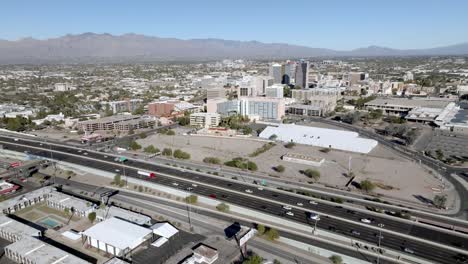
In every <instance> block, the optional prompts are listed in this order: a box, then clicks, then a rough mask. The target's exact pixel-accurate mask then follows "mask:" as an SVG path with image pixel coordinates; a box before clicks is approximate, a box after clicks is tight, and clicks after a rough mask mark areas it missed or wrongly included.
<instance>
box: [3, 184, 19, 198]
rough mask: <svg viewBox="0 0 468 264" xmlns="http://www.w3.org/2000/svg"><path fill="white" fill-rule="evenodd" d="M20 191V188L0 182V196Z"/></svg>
mask: <svg viewBox="0 0 468 264" xmlns="http://www.w3.org/2000/svg"><path fill="white" fill-rule="evenodd" d="M18 189H19V186H18V185H16V184H13V183H9V182H6V181H0V195H1V194H7V193H11V192H15V191H16V190H18Z"/></svg>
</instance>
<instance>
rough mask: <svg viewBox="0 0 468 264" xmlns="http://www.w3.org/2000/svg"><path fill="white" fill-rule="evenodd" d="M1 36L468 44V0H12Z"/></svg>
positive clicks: (347, 45) (5, 7)
mask: <svg viewBox="0 0 468 264" xmlns="http://www.w3.org/2000/svg"><path fill="white" fill-rule="evenodd" d="M0 9H1V11H2V12H1V15H0V39H9V40H15V39H19V38H23V37H34V38H40V39H44V38H50V37H57V36H62V35H65V34H69V33H71V34H79V33H84V32H96V33H111V34H117V35H120V34H124V33H139V34H145V35H152V36H159V37H176V38H182V39H190V38H223V39H232V40H258V41H262V42H285V43H290V44H299V45H306V46H310V47H323V48H333V49H353V48H357V47H364V46H369V45H379V46H387V47H392V48H427V47H435V46H443V45H449V44H456V43H461V42H468V0H279V1H277V0H164V1H160V0H153V1H150V0H147V1H143V0H141V1H138V0H134V1H131V0H127V1H120V0H77V1H73V0H70V1H68V0H50V1H49V0H30V1H25V0H11V1H2V4H1V8H0Z"/></svg>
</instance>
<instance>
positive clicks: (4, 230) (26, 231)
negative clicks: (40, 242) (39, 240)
mask: <svg viewBox="0 0 468 264" xmlns="http://www.w3.org/2000/svg"><path fill="white" fill-rule="evenodd" d="M41 236H42V231H41V230H38V229H36V228H33V227H31V226H29V225H26V224H23V223H21V222H18V221H16V220H14V219H12V218H10V217H8V216H6V215H3V214H0V237H1V238H3V239H5V240H8V241H10V242H16V241H18V240H21V239H23V238H25V237H41Z"/></svg>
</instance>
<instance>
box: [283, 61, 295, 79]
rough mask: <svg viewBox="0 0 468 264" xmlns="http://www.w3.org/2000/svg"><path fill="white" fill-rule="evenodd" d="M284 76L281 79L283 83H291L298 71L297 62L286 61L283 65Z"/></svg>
mask: <svg viewBox="0 0 468 264" xmlns="http://www.w3.org/2000/svg"><path fill="white" fill-rule="evenodd" d="M283 68H284V71H283V77H282V79H281V83H282V84H290V83H291V82H292V81H293V80H294V75H295V71H296V64H295V63H294V62H292V61H288V62H286V64H285V65H284V66H283Z"/></svg>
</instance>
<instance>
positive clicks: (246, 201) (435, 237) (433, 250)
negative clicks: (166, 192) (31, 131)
mask: <svg viewBox="0 0 468 264" xmlns="http://www.w3.org/2000/svg"><path fill="white" fill-rule="evenodd" d="M6 140H8V142H10V144H8V143H7V142H3V143H1V144H3V146H4V147H6V148H7V149H10V150H15V151H20V152H24V151H26V150H28V151H30V153H31V154H34V155H38V156H43V157H50V153H49V148H51V149H53V150H56V151H62V152H68V153H74V154H75V155H81V156H82V157H76V156H71V155H68V154H66V153H56V152H54V154H53V158H54V159H57V160H62V161H66V162H70V163H76V164H80V165H84V166H88V167H92V168H97V169H101V170H105V171H109V172H113V173H115V172H116V170H117V169H118V170H120V171H121V170H122V166H121V165H120V164H119V163H114V160H113V159H114V157H113V156H109V157H108V158H107V159H106V158H104V155H105V154H101V153H93V152H87V153H88V155H86V156H85V155H84V152H86V150H83V151H82V152H81V153H80V152H78V151H77V149H73V148H68V147H61V146H55V145H48V146H46V144H45V143H42V142H31V141H27V142H26V141H23V140H19V141H18V142H15V141H13V139H10V138H3V139H2V141H6ZM11 143H14V144H27V145H24V146H16V145H11ZM40 144H42V146H41V145H40ZM29 146H36V147H39V148H43V150H40V151H38V150H35V149H31V148H30V147H29ZM86 157H89V158H96V159H100V160H107V161H108V162H111V163H114V164H108V163H104V162H100V161H97V160H89V159H86ZM126 165H128V166H135V167H138V168H143V169H145V170H150V171H156V172H162V173H166V174H171V175H177V176H178V177H181V178H185V179H190V180H193V181H197V182H200V183H202V182H204V183H208V184H212V185H216V186H220V187H224V188H226V189H229V190H237V191H240V192H244V190H245V189H247V188H250V189H251V190H253V191H254V193H253V195H258V196H260V197H266V198H269V199H274V200H277V201H280V202H282V203H285V204H286V203H287V204H291V205H295V204H296V203H297V202H302V203H303V204H304V207H305V209H309V210H314V211H317V212H322V213H326V214H331V215H337V216H341V217H344V218H347V219H350V220H355V221H359V219H360V218H364V217H366V218H367V217H369V215H366V214H362V213H358V212H355V213H348V212H347V210H346V209H344V208H338V207H334V206H330V205H325V204H321V203H320V202H319V204H318V205H310V204H309V203H308V200H307V199H302V198H298V197H295V196H292V195H287V194H283V193H278V192H274V191H269V190H266V189H265V190H263V191H259V190H257V189H256V188H253V187H250V186H246V185H243V184H242V183H236V182H231V181H227V180H224V179H222V178H219V179H213V178H211V177H206V176H202V175H199V174H196V173H193V172H187V171H185V172H182V171H180V170H178V169H176V168H166V167H163V166H157V165H154V164H147V163H144V162H138V161H132V160H129V161H128V162H126ZM126 173H127V175H128V176H130V177H139V176H138V175H137V173H136V170H135V169H130V168H127V169H126ZM152 181H154V182H155V183H158V184H162V185H167V186H171V187H173V188H179V189H182V190H185V189H186V188H187V187H189V186H191V183H190V182H185V181H183V180H175V179H171V178H168V177H165V176H162V175H158V177H157V178H155V179H152ZM174 182H177V183H178V186H174V185H172V184H173V183H174ZM226 189H223V190H220V189H217V188H212V187H207V186H198V187H196V188H194V190H193V191H192V192H193V193H195V194H200V195H204V196H210V195H212V194H215V195H216V197H217V199H218V200H220V201H226V202H229V203H233V204H238V205H241V206H244V207H248V208H252V209H255V210H258V211H263V212H265V213H269V214H272V215H279V216H281V217H285V218H288V219H290V220H295V221H298V222H302V223H308V224H313V222H310V220H308V218H307V217H306V213H305V212H304V211H303V210H300V209H293V210H292V212H293V213H294V216H289V215H285V210H283V208H282V206H281V205H279V204H276V203H272V202H268V201H264V200H259V199H255V198H252V197H247V196H245V195H241V194H238V193H234V192H231V191H229V190H226ZM361 214H362V215H361ZM373 218H375V220H374V222H373V225H376V224H377V223H384V224H385V228H384V230H385V229H389V230H393V231H397V232H400V233H403V234H409V235H411V236H417V237H421V238H425V239H427V240H431V241H434V242H436V241H438V242H440V243H445V244H447V245H452V243H458V245H461V246H462V247H464V248H465V249H466V246H467V241H466V239H463V238H460V237H458V236H453V235H449V234H446V233H443V232H438V231H434V230H431V229H426V228H421V227H415V226H412V225H408V224H404V223H400V222H397V221H394V220H391V219H386V218H377V217H375V216H374V217H373ZM318 227H319V228H321V229H325V230H326V229H330V227H333V228H334V230H333V231H334V232H337V233H341V234H343V235H346V236H352V235H351V230H356V231H358V232H359V233H360V235H359V236H356V237H355V238H356V239H360V240H364V241H368V242H370V243H377V237H376V233H377V232H378V231H376V230H372V229H369V228H366V227H363V226H361V225H357V224H351V223H347V222H343V221H341V220H338V219H334V218H327V217H322V220H321V221H319V222H318ZM383 236H384V239H383V240H382V245H383V247H387V248H392V249H395V250H402V248H403V247H407V248H411V249H412V250H413V251H414V252H415V255H417V256H421V257H423V258H426V259H429V260H431V261H435V262H438V263H454V262H453V261H454V258H453V257H454V256H455V255H457V253H456V252H455V251H451V250H446V249H444V250H442V249H441V248H439V247H437V246H433V245H429V244H427V243H424V242H419V241H415V240H411V239H404V238H402V237H400V236H397V235H394V234H391V233H387V232H385V231H383Z"/></svg>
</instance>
